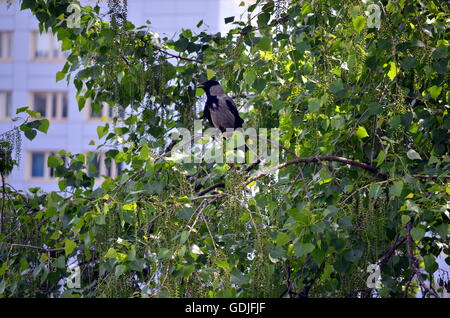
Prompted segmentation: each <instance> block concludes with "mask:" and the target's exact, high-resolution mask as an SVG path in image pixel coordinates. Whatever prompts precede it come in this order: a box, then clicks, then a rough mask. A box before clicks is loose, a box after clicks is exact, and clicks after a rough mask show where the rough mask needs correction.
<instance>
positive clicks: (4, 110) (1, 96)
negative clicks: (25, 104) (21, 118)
mask: <svg viewBox="0 0 450 318" xmlns="http://www.w3.org/2000/svg"><path fill="white" fill-rule="evenodd" d="M12 116H13V109H12V98H11V92H6V91H0V120H1V119H9V118H11V117H12Z"/></svg>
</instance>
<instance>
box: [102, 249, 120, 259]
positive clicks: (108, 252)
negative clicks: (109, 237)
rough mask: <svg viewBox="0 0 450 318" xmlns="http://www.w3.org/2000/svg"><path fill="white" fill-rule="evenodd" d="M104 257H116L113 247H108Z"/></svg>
mask: <svg viewBox="0 0 450 318" xmlns="http://www.w3.org/2000/svg"><path fill="white" fill-rule="evenodd" d="M104 257H105V258H117V251H116V250H115V249H113V248H112V247H110V248H109V250H108V251H107V252H106V254H105V256H104Z"/></svg>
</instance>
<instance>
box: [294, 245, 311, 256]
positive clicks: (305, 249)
mask: <svg viewBox="0 0 450 318" xmlns="http://www.w3.org/2000/svg"><path fill="white" fill-rule="evenodd" d="M314 249H315V246H314V245H313V244H311V243H297V244H295V245H294V253H295V256H297V257H302V256H303V255H306V254H308V253H311V252H312V251H314Z"/></svg>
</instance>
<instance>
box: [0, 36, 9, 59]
mask: <svg viewBox="0 0 450 318" xmlns="http://www.w3.org/2000/svg"><path fill="white" fill-rule="evenodd" d="M11 51H12V32H8V31H0V60H8V59H11V56H12V54H11Z"/></svg>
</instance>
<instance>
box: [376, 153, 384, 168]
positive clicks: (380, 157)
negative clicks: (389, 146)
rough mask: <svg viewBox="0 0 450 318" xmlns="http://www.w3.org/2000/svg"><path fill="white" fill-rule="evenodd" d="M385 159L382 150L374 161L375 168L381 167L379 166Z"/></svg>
mask: <svg viewBox="0 0 450 318" xmlns="http://www.w3.org/2000/svg"><path fill="white" fill-rule="evenodd" d="M385 158H386V153H385V152H384V151H383V150H381V151H380V152H379V153H378V156H377V157H376V159H375V161H376V162H377V167H379V166H381V164H382V163H383V162H384V159H385Z"/></svg>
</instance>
